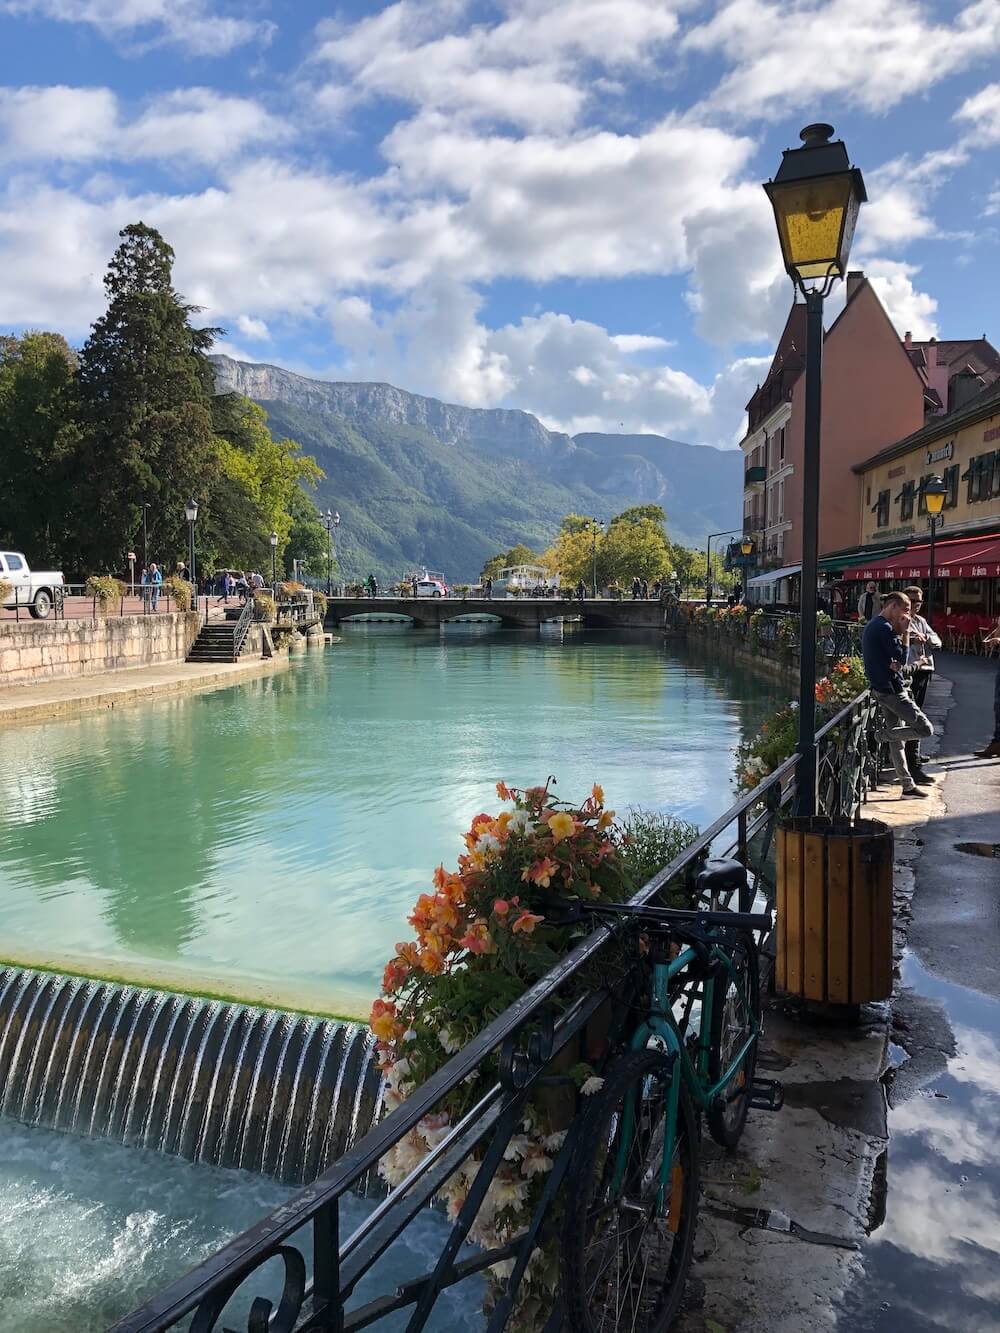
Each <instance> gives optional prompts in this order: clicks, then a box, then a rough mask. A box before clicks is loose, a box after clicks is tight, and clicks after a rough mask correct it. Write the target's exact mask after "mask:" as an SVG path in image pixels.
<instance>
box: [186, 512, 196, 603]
mask: <svg viewBox="0 0 1000 1333" xmlns="http://www.w3.org/2000/svg"><path fill="white" fill-rule="evenodd" d="M184 517H185V518H186V519H187V524H188V578H189V579H190V580H191V605H192V607H193V608H194V610H196V611H197V609H198V584H197V581H196V579H195V573H194V525H195V524H196V523H197V522H198V501H197V500H196V499H195V498H194V496H192V497H191V499H190V500H188V502H187V504H186V505H185V506H184Z"/></svg>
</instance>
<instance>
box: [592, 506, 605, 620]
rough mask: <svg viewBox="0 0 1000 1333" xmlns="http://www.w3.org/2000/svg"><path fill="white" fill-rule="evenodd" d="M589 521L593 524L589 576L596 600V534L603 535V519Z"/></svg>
mask: <svg viewBox="0 0 1000 1333" xmlns="http://www.w3.org/2000/svg"><path fill="white" fill-rule="evenodd" d="M590 521H591V523H592V524H593V529H592V533H591V535H592V537H593V541H592V543H591V552H590V553H591V557H592V569H591V574H592V577H593V580H594V598H595V600H596V598H597V534H598V533H599V532H600V533H603V532H604V519H603V518H592V519H591V520H590Z"/></svg>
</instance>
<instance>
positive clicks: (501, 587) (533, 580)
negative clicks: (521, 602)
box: [493, 565, 559, 597]
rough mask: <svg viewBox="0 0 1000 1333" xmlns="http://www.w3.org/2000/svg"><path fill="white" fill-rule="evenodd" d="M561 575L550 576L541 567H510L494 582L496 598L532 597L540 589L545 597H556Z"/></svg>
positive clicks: (502, 571)
mask: <svg viewBox="0 0 1000 1333" xmlns="http://www.w3.org/2000/svg"><path fill="white" fill-rule="evenodd" d="M558 587H559V575H558V574H550V573H549V572H548V570H547V569H543V568H542V566H541V565H510V566H508V568H507V569H501V571H500V573H499V574H498V575H497V576H496V578H495V579H494V580H493V596H494V597H530V596H531V594H532V592H533V591H534V590H535V589H536V588H538V589H540V590H541V595H542V596H543V597H553V596H555V592H556V589H557V588H558Z"/></svg>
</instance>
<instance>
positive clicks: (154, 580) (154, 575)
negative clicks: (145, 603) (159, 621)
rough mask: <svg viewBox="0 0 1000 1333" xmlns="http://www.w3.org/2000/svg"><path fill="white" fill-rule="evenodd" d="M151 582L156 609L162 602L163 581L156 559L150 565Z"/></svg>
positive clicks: (154, 607)
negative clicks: (161, 589) (161, 586)
mask: <svg viewBox="0 0 1000 1333" xmlns="http://www.w3.org/2000/svg"><path fill="white" fill-rule="evenodd" d="M149 582H150V584H151V585H152V589H153V610H154V611H155V610H156V608H157V606H158V605H159V603H160V584H161V583H162V582H163V575H162V574H161V573H160V567H159V565H158V564H157V563H156V562H155V561H154V562H153V563H152V564H151V565H150V566H149Z"/></svg>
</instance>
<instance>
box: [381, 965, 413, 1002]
mask: <svg viewBox="0 0 1000 1333" xmlns="http://www.w3.org/2000/svg"><path fill="white" fill-rule="evenodd" d="M409 975H410V969H409V967H408V966H407V964H406V963H404V962H403V960H402V959H401V958H391V959H390V960H389V962H388V963H386V965H385V971H384V972H383V973H382V989H383V990H384V991H385V992H386V994H388V995H391V994H392V993H393V992H394V991H398V990H399V988H400V987H401V986H402V985H403V982H404V981H405V980H406V978H407V977H408V976H409Z"/></svg>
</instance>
